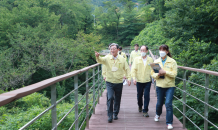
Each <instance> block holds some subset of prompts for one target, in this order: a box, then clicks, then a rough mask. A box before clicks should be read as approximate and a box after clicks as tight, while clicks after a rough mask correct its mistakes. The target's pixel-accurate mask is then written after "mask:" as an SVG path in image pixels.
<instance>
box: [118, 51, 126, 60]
mask: <svg viewBox="0 0 218 130" xmlns="http://www.w3.org/2000/svg"><path fill="white" fill-rule="evenodd" d="M119 55H121V56H123V58H124V59H125V60H126V59H127V58H126V54H125V53H124V52H121V54H119Z"/></svg>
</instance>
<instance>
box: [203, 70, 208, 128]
mask: <svg viewBox="0 0 218 130" xmlns="http://www.w3.org/2000/svg"><path fill="white" fill-rule="evenodd" d="M208 88H209V74H206V75H205V100H204V101H205V104H204V130H208V121H207V119H208V105H207V104H208V98H209V90H208Z"/></svg>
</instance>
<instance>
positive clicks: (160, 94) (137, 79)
mask: <svg viewBox="0 0 218 130" xmlns="http://www.w3.org/2000/svg"><path fill="white" fill-rule="evenodd" d="M134 48H135V50H133V51H132V52H131V54H130V58H129V65H128V63H127V57H126V54H125V53H123V52H122V47H119V45H118V44H115V43H112V44H110V45H109V49H110V54H108V55H106V56H104V57H101V56H100V54H99V53H98V52H95V56H96V61H97V62H98V63H100V64H103V67H102V75H103V77H104V80H105V81H106V87H107V111H108V122H109V123H112V121H113V120H117V119H118V113H119V110H120V102H121V96H122V89H123V79H126V80H127V83H128V85H129V86H130V85H131V79H133V83H134V85H136V87H137V100H138V111H139V112H143V116H144V117H149V114H148V111H149V109H148V108H149V102H150V88H151V83H152V78H153V79H154V80H155V81H156V92H157V104H156V116H155V117H154V121H159V119H160V115H161V114H162V107H163V104H164V101H165V106H166V124H167V128H168V129H173V126H172V124H173V107H172V100H173V94H174V90H175V77H176V75H177V63H176V61H175V60H174V59H172V57H171V54H170V51H169V47H168V46H167V45H161V46H160V47H159V54H160V58H158V59H156V60H155V61H153V59H152V58H151V57H149V56H148V49H149V48H148V47H147V46H145V45H142V46H141V47H140V50H139V45H138V44H135V45H134ZM151 63H156V64H159V65H160V67H161V70H159V72H158V73H155V71H154V70H153V69H152V67H151V66H150V64H151ZM130 69H131V71H130ZM143 95H144V101H143ZM143 104H144V106H143Z"/></svg>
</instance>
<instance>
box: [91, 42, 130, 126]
mask: <svg viewBox="0 0 218 130" xmlns="http://www.w3.org/2000/svg"><path fill="white" fill-rule="evenodd" d="M118 48H119V46H118V45H117V44H114V43H113V44H111V46H110V52H111V56H107V57H99V53H98V52H95V56H96V61H97V62H98V63H100V64H103V65H105V67H106V71H107V72H106V86H107V96H108V100H107V107H108V122H109V123H111V122H112V120H113V119H114V120H117V119H118V117H117V116H118V113H119V110H120V101H121V95H122V89H123V75H124V74H125V75H126V77H127V79H128V85H129V86H130V84H131V75H130V70H129V67H128V64H127V62H126V61H125V59H124V58H123V57H122V56H120V55H118ZM114 94H115V98H114V96H113V95H114ZM114 99H115V102H114V103H113V101H114ZM113 115H114V117H113Z"/></svg>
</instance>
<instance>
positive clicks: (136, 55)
mask: <svg viewBox="0 0 218 130" xmlns="http://www.w3.org/2000/svg"><path fill="white" fill-rule="evenodd" d="M138 56H141V53H140V51H139V50H138V51H137V52H135V50H134V51H132V52H131V54H130V58H129V64H131V63H132V62H133V61H134V59H135V58H136V57H138Z"/></svg>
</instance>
